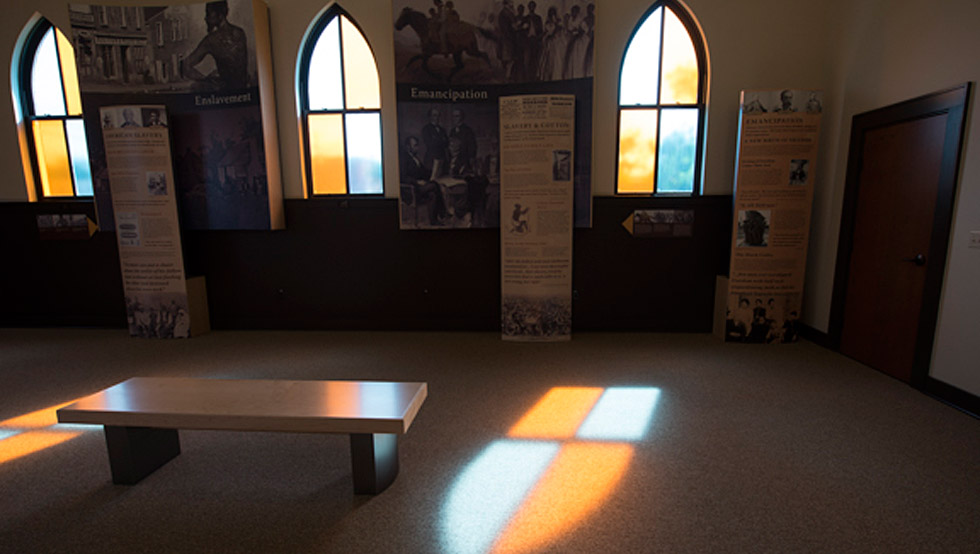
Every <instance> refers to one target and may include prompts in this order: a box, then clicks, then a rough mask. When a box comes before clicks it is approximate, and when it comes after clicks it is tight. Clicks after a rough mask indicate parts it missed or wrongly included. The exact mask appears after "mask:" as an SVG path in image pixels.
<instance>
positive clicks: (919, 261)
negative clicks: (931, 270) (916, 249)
mask: <svg viewBox="0 0 980 554" xmlns="http://www.w3.org/2000/svg"><path fill="white" fill-rule="evenodd" d="M902 261H903V262H912V263H914V264H915V265H917V266H920V267H921V266H924V265H926V257H925V256H923V255H922V254H916V255H915V257H914V258H904V259H903V260H902Z"/></svg>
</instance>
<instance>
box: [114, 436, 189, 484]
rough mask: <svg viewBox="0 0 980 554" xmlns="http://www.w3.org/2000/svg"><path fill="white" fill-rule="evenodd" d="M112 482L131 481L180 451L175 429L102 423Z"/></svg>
mask: <svg viewBox="0 0 980 554" xmlns="http://www.w3.org/2000/svg"><path fill="white" fill-rule="evenodd" d="M105 443H106V446H107V447H108V449H109V468H110V469H111V470H112V482H113V483H115V484H117V485H134V484H136V483H138V482H139V481H140V480H142V479H143V478H144V477H146V476H147V475H149V474H151V473H153V472H154V471H156V470H157V468H159V467H160V466H162V465H163V464H165V463H167V462H169V461H170V460H172V459H174V458H175V457H176V456H177V455H178V454H180V437H179V436H178V435H177V430H176V429H151V428H149V427H116V426H113V425H106V426H105Z"/></svg>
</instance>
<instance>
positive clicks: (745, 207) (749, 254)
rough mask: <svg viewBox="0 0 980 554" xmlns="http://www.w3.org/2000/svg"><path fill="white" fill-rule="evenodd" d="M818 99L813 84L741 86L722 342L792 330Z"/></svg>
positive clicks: (769, 337) (789, 338)
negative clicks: (796, 87)
mask: <svg viewBox="0 0 980 554" xmlns="http://www.w3.org/2000/svg"><path fill="white" fill-rule="evenodd" d="M822 105H823V93H822V92H820V91H816V90H794V89H781V90H750V91H742V95H741V110H740V112H741V113H740V119H739V142H738V154H737V162H736V166H737V170H736V171H737V173H736V177H735V179H736V180H735V198H734V217H733V220H734V221H733V226H732V256H731V264H730V266H729V274H728V283H727V291H725V290H724V289H725V287H724V285H723V284H722V285H719V289H720V291H719V292H720V293H721V294H726V298H727V302H725V312H726V313H725V316H724V330H723V333H724V336H725V340H727V341H737V342H754V343H776V342H793V341H795V340H796V339H797V337H798V334H799V330H798V325H799V316H800V309H801V306H802V299H803V280H804V275H805V273H806V253H807V241H808V240H809V233H810V210H811V204H812V202H813V185H814V169H815V167H816V163H817V161H816V159H817V146H818V139H819V136H820V116H821V112H822V111H823V107H822ZM719 307H720V306H719ZM716 315H720V314H716ZM720 330H721V329H720V320H719V325H718V326H717V327H716V332H717V331H720Z"/></svg>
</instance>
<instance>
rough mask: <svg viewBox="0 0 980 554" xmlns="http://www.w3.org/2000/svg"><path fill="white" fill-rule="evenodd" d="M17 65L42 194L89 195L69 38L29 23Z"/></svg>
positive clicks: (44, 24)
mask: <svg viewBox="0 0 980 554" xmlns="http://www.w3.org/2000/svg"><path fill="white" fill-rule="evenodd" d="M33 25H34V28H33V30H32V31H31V32H30V35H29V38H28V40H27V42H26V47H25V49H24V52H23V55H22V56H21V58H20V60H21V61H20V63H21V67H20V68H19V75H20V82H19V85H20V86H19V87H18V90H19V98H20V101H21V103H22V113H23V114H24V120H25V127H26V129H25V132H26V134H27V136H28V139H27V140H28V143H29V146H28V149H29V150H30V153H31V159H32V166H33V167H32V168H31V170H32V171H33V173H34V175H33V177H34V178H33V179H30V180H32V181H34V182H35V183H36V186H37V189H38V191H37V192H38V196H39V197H42V198H66V197H67V198H71V197H79V196H92V172H91V170H90V168H89V159H88V146H87V143H86V139H85V123H84V122H83V121H82V102H81V97H80V96H79V93H78V75H77V74H76V72H75V71H76V70H75V53H74V49H73V48H72V44H71V42H70V41H69V40H68V39H67V38H66V37H65V35H64V34H63V33H62V32H61V31H59V30H58V29H57V28H56V27H54V26H53V25H51V23H50V22H48V21H46V20H44V19H41V20H40V21H38V22H37V23H35V24H33Z"/></svg>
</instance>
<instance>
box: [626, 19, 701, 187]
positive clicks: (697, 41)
mask: <svg viewBox="0 0 980 554" xmlns="http://www.w3.org/2000/svg"><path fill="white" fill-rule="evenodd" d="M660 8H664V9H665V10H667V9H669V10H671V11H672V12H673V13H674V15H676V16H677V19H678V20H679V21H680V22H681V24H682V25H683V26H684V29H685V30H687V34H688V36H690V37H691V42H692V43H693V45H694V57H695V59H696V60H697V67H698V91H697V101H696V102H695V103H694V104H662V103H660V98H659V96H660V94H661V93H662V92H663V90H662V85H663V83H662V81H663V58H664V51H663V46H664V21H665V20H666V15H667V14H666V11H665V12H662V13H661V20H660V50H659V52H658V56H659V60H658V64H657V91H658V92H657V95H658V98H657V103H656V104H633V105H628V106H624V105H622V104H621V103H620V98H621V96H622V90H621V88H622V86H623V65H624V64H625V62H626V55H627V54H628V53H629V50H630V46H632V45H633V38H634V37H636V33H637V32H638V31H639V30H640V28H641V27H642V26H643V24H644V23H646V21H647V19H648V18H649V17H650V16H651V15H653V13H654V12H656V11H657V10H658V9H660ZM707 96H708V52H707V47H706V46H705V41H704V35H702V34H701V29H700V26H699V25H698V24H697V22H696V21H695V19H694V16H693V15H691V13H690V12H689V11H688V10H687V9H686V8H685V7H684V6H682V5H681V4H680V3H679V2H675V1H674V0H657V1H656V2H654V3H653V4H652V5H651V6H650V7H649V8H647V10H646V11H645V12H643V15H642V16H640V18H639V19H638V21H637V23H636V25H635V26H634V27H633V31H632V32H631V33H630V36H629V39H628V40H627V41H626V48H624V49H623V55H622V58H621V59H620V61H619V79H618V81H617V84H616V157H615V160H616V181H615V185H614V187H615V188H614V194H615V195H616V196H625V197H692V196H700V195H701V192H702V177H703V173H704V141H705V137H706V136H707V133H705V122H706V118H707ZM677 108H684V109H691V108H696V109H697V110H698V125H697V136H696V137H695V154H694V180H693V182H692V183H691V185H692V189H691V192H672V191H668V192H658V190H657V189H658V188H659V187H658V185H659V179H660V175H659V169H660V146H661V145H660V125H661V122H662V117H661V115H662V113H663V111H664V109H667V110H670V109H677ZM640 109H644V110H650V109H655V110H657V129H656V133H655V135H654V137H655V138H654V140H655V144H656V145H657V151H656V158H655V160H654V165H653V191H652V192H620V190H619V148H620V128H621V119H622V114H623V110H640Z"/></svg>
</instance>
